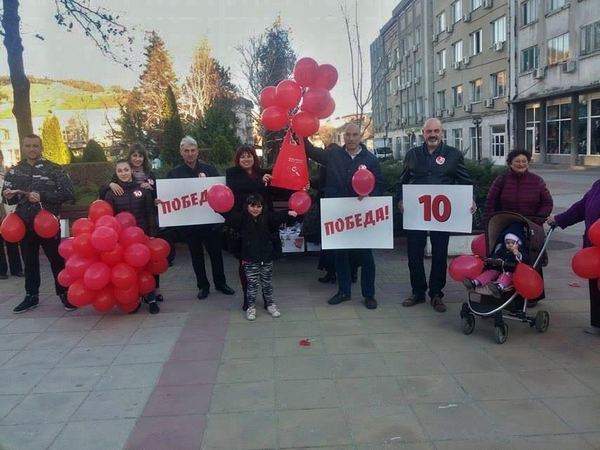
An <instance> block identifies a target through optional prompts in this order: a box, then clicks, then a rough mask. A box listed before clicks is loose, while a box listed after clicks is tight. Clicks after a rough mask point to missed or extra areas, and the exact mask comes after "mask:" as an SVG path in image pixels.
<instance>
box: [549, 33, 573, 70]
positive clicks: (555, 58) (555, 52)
mask: <svg viewBox="0 0 600 450" xmlns="http://www.w3.org/2000/svg"><path fill="white" fill-rule="evenodd" d="M569 56H570V53H569V33H568V32H567V33H565V34H561V35H560V36H557V37H555V38H553V39H550V40H549V41H548V64H558V63H560V62H563V61H566V60H567V59H569Z"/></svg>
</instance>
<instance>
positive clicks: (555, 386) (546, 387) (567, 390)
mask: <svg viewBox="0 0 600 450" xmlns="http://www.w3.org/2000/svg"><path fill="white" fill-rule="evenodd" d="M598 369H600V368H598ZM522 375H523V376H520V377H519V381H520V382H521V383H522V384H523V385H524V386H525V387H526V388H527V390H528V391H529V392H531V393H532V394H533V395H534V396H536V397H539V398H551V397H581V396H585V395H593V394H594V391H593V390H592V389H590V388H588V387H587V386H586V385H585V384H583V383H581V382H580V381H578V380H577V378H576V377H574V376H573V375H572V374H571V373H569V372H567V371H566V370H564V369H559V370H535V371H531V372H527V373H524V374H522Z"/></svg>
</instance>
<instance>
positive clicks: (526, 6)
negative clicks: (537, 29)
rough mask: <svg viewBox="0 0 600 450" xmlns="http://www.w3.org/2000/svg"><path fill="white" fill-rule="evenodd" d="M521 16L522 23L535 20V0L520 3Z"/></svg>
mask: <svg viewBox="0 0 600 450" xmlns="http://www.w3.org/2000/svg"><path fill="white" fill-rule="evenodd" d="M521 17H522V18H523V25H527V24H530V23H532V22H535V21H536V20H537V0H527V1H524V2H523V3H521Z"/></svg>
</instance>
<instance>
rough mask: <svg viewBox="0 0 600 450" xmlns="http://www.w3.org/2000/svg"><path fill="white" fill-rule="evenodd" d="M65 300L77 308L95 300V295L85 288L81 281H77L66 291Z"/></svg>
mask: <svg viewBox="0 0 600 450" xmlns="http://www.w3.org/2000/svg"><path fill="white" fill-rule="evenodd" d="M67 300H69V303H71V304H72V305H73V306H77V307H78V308H80V307H82V306H85V305H89V304H90V303H92V302H93V301H94V300H95V295H94V293H93V292H92V291H90V290H89V289H88V288H86V287H85V284H84V283H83V280H77V281H75V282H74V283H73V284H71V286H69V289H68V290H67Z"/></svg>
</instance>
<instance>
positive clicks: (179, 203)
mask: <svg viewBox="0 0 600 450" xmlns="http://www.w3.org/2000/svg"><path fill="white" fill-rule="evenodd" d="M215 184H225V177H207V178H206V177H205V178H173V179H167V180H156V195H157V198H159V199H160V204H159V205H158V224H159V225H160V226H161V227H175V226H179V225H200V224H207V223H221V222H224V221H225V219H224V218H223V216H221V215H220V214H218V213H216V212H214V211H213V209H212V208H211V207H210V206H209V205H208V201H207V199H206V196H207V194H206V193H207V192H208V189H210V188H211V186H214V185H215Z"/></svg>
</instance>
